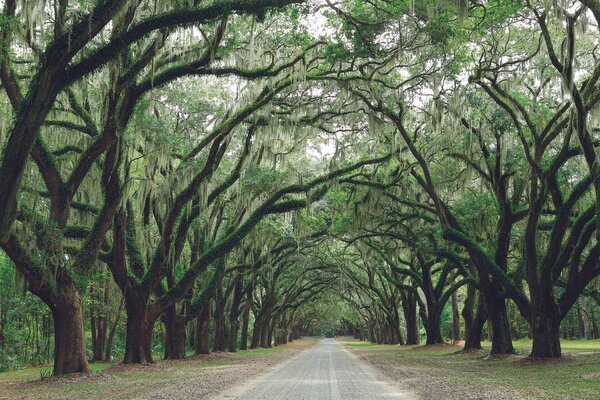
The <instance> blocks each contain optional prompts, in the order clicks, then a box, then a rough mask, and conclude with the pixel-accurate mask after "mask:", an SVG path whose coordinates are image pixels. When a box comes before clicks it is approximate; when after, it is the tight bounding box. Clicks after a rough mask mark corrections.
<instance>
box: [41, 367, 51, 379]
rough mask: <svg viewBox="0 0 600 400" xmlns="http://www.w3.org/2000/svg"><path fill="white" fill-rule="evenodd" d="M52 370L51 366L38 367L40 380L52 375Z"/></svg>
mask: <svg viewBox="0 0 600 400" xmlns="http://www.w3.org/2000/svg"><path fill="white" fill-rule="evenodd" d="M53 372H54V371H53V370H52V368H42V369H40V380H41V381H43V380H44V379H48V378H50V377H51V376H52V375H53Z"/></svg>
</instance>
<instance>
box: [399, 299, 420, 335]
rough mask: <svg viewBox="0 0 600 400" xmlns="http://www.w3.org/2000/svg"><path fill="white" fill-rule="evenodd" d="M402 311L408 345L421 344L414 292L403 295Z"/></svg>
mask: <svg viewBox="0 0 600 400" xmlns="http://www.w3.org/2000/svg"><path fill="white" fill-rule="evenodd" d="M402 310H403V311H404V321H405V322H406V344H410V345H413V344H419V329H418V327H417V298H416V294H415V293H414V292H412V291H406V292H403V294H402Z"/></svg>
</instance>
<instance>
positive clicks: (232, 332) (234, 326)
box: [227, 318, 240, 353]
mask: <svg viewBox="0 0 600 400" xmlns="http://www.w3.org/2000/svg"><path fill="white" fill-rule="evenodd" d="M239 325H240V323H239V321H238V320H237V318H236V319H234V320H233V321H231V322H230V324H229V339H228V340H227V341H228V343H227V351H230V352H232V353H234V352H236V351H237V337H238V331H239Z"/></svg>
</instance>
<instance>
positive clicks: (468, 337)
mask: <svg viewBox="0 0 600 400" xmlns="http://www.w3.org/2000/svg"><path fill="white" fill-rule="evenodd" d="M478 297H479V302H478V304H477V311H476V313H475V317H474V318H473V316H472V314H473V312H472V310H471V318H470V321H468V320H467V318H465V347H464V348H463V350H481V349H482V347H481V333H482V331H483V326H484V325H485V321H487V319H488V315H487V309H486V306H485V300H484V296H483V295H482V294H481V293H480V294H479V296H478ZM465 307H466V303H465ZM464 311H465V310H463V317H464V315H469V314H468V313H465V312H464Z"/></svg>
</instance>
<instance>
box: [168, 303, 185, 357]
mask: <svg viewBox="0 0 600 400" xmlns="http://www.w3.org/2000/svg"><path fill="white" fill-rule="evenodd" d="M164 324H165V333H166V340H165V355H164V358H165V360H180V359H184V358H185V342H186V332H185V325H186V321H185V319H184V318H181V317H180V316H178V315H177V307H176V306H175V305H173V306H171V307H169V308H168V309H167V311H166V312H165V314H164Z"/></svg>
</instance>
